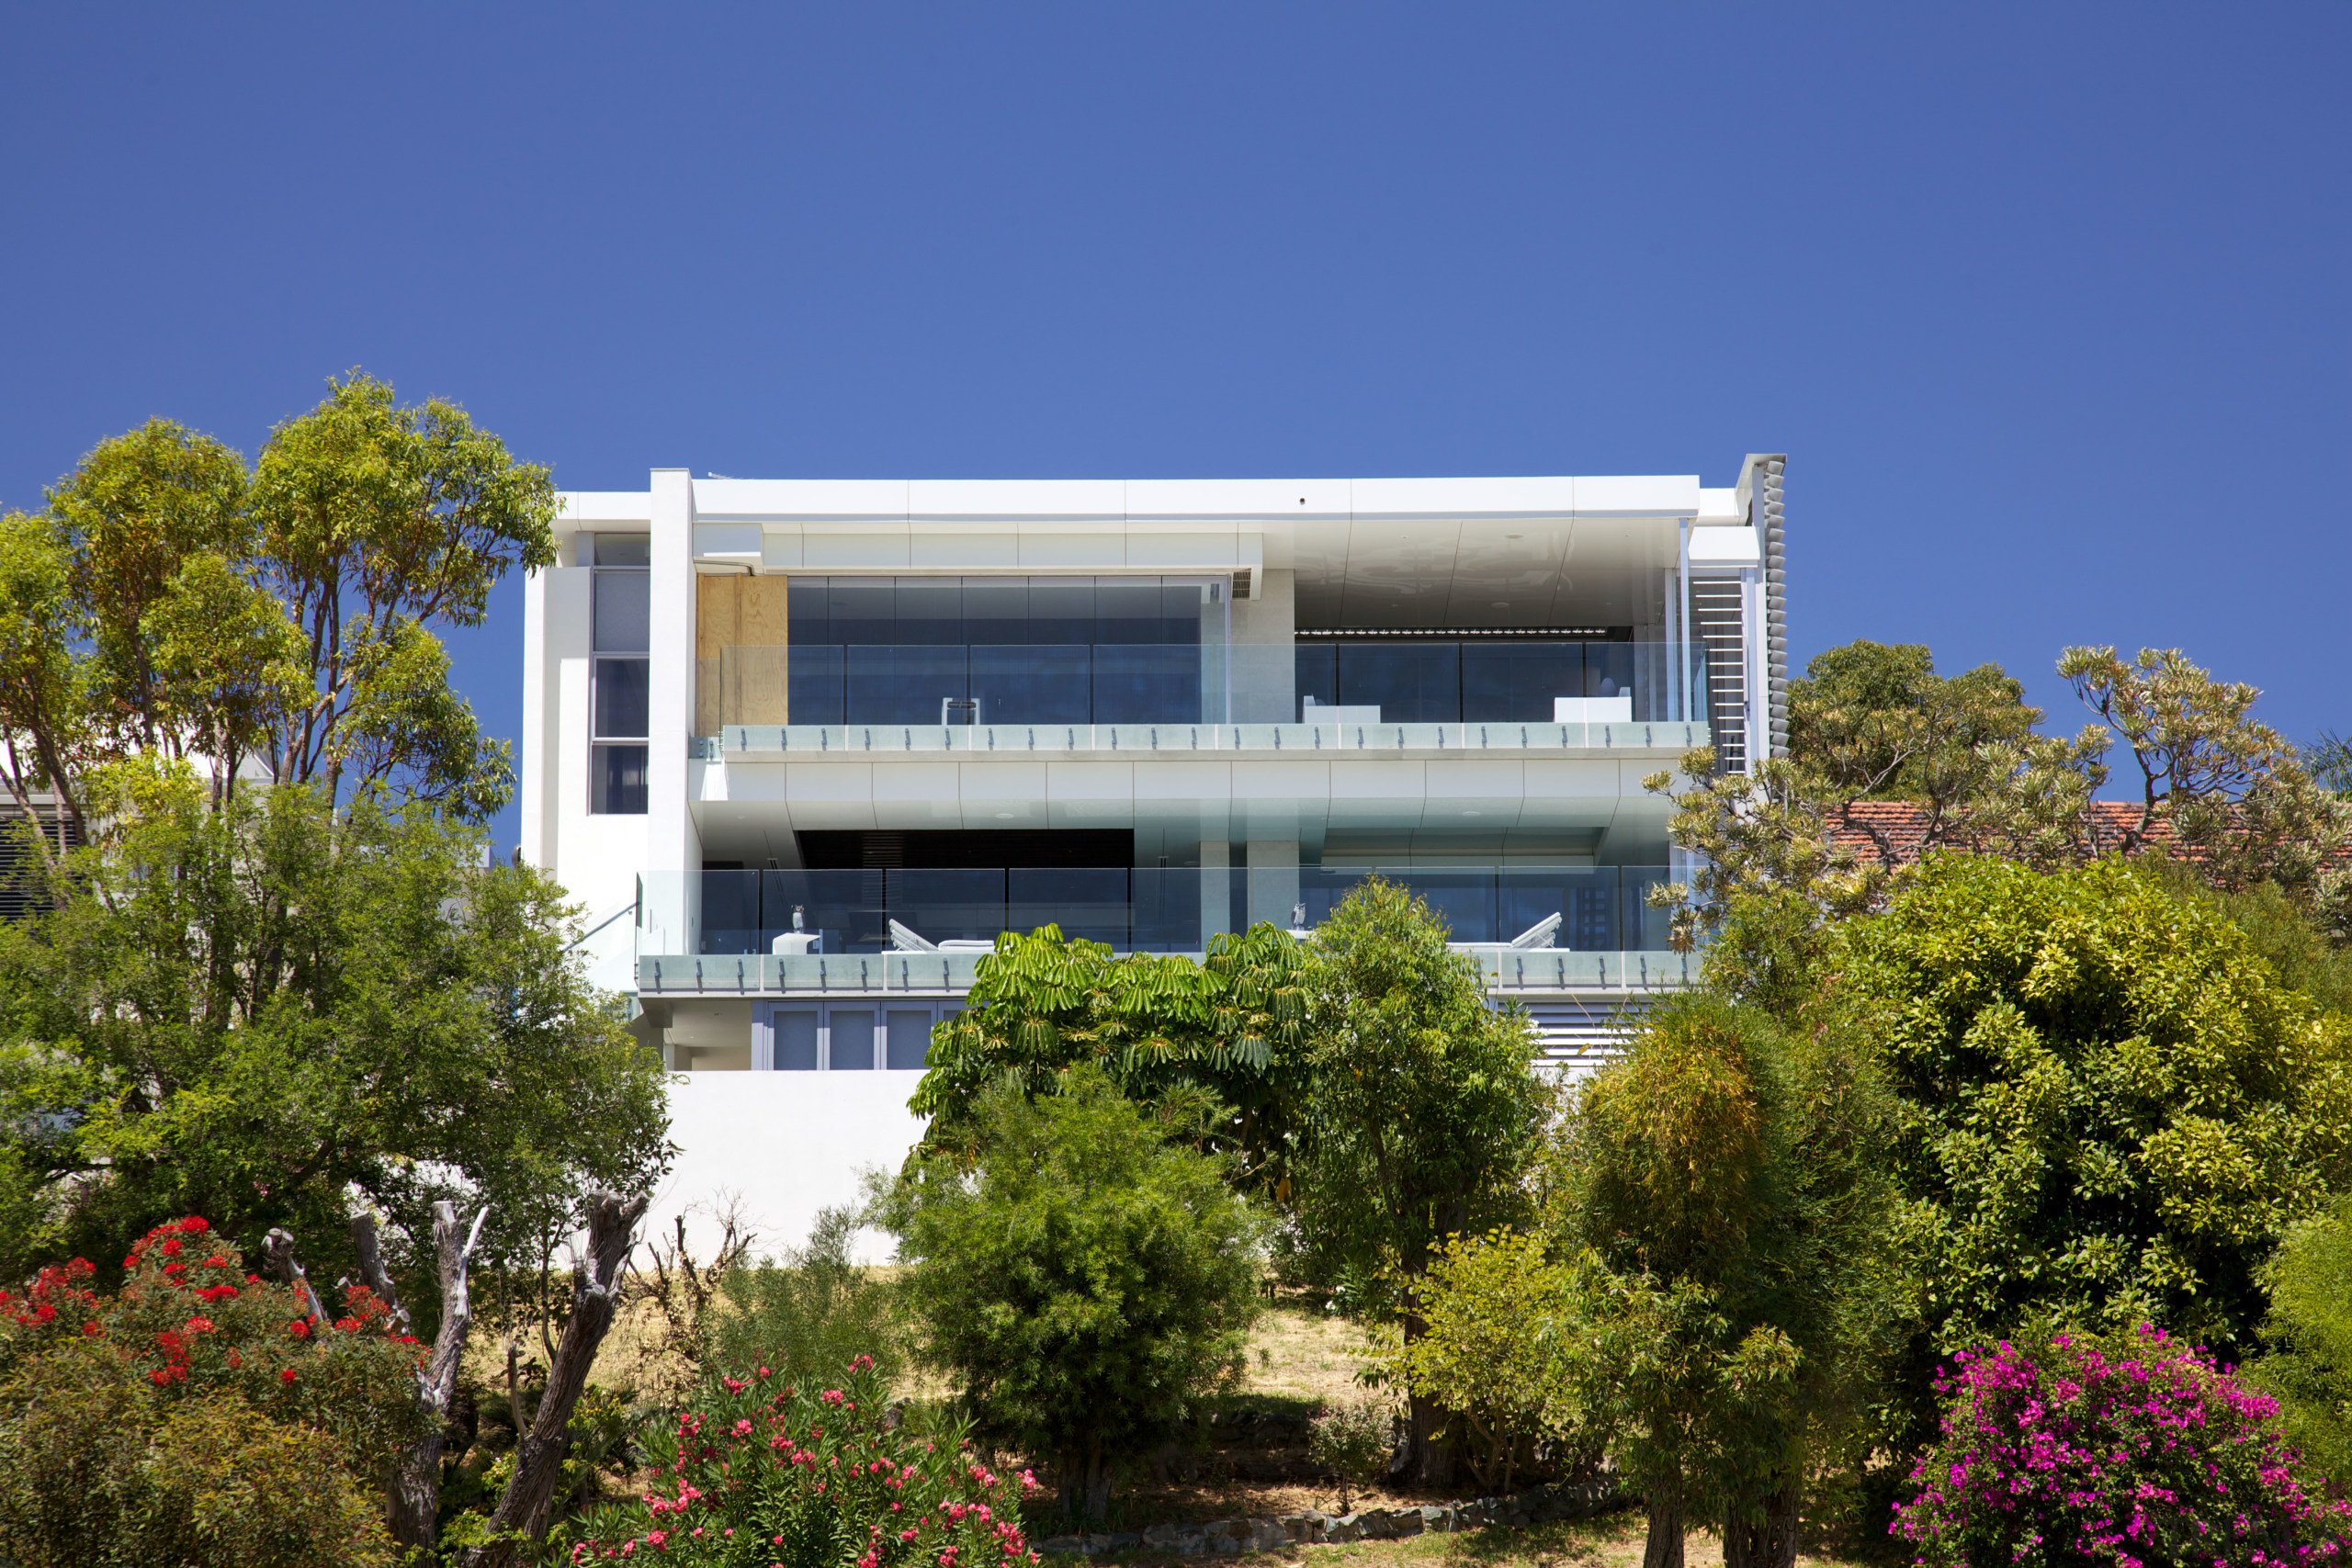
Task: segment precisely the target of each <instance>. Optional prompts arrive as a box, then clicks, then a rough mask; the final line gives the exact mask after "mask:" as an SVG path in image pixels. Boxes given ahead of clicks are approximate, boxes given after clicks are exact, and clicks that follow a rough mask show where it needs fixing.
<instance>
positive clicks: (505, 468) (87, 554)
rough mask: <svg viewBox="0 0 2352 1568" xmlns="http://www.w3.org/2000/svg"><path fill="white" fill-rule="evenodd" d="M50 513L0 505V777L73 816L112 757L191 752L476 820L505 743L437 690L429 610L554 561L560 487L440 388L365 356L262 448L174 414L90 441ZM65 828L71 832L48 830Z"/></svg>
mask: <svg viewBox="0 0 2352 1568" xmlns="http://www.w3.org/2000/svg"><path fill="white" fill-rule="evenodd" d="M49 501H50V505H49V511H48V513H47V514H46V515H44V516H41V517H37V518H36V517H26V516H22V515H20V514H12V515H10V516H8V517H6V518H5V519H0V728H6V729H7V730H8V732H9V733H10V735H11V736H12V737H15V738H17V742H18V743H17V746H16V747H14V748H13V749H11V750H10V752H9V754H8V755H7V756H6V758H5V759H0V762H4V763H5V766H0V775H5V782H6V784H7V785H8V787H9V788H10V789H11V791H12V792H13V793H14V794H15V795H16V797H17V802H18V804H19V805H20V806H23V807H29V806H30V804H31V803H32V801H33V799H34V797H35V796H37V795H48V796H50V797H51V798H52V799H53V801H54V802H55V809H56V810H57V811H58V813H59V814H60V815H61V816H62V817H63V818H75V819H79V820H81V821H83V822H84V823H85V824H88V823H91V822H94V821H96V820H98V819H100V818H103V812H101V811H98V810H96V809H95V804H96V803H94V802H91V801H89V800H85V798H84V795H83V791H84V788H85V784H86V782H87V781H88V780H89V779H90V778H91V777H93V776H94V775H95V774H96V773H101V772H103V768H104V764H106V763H107V762H110V761H121V760H123V759H125V758H127V757H130V756H134V755H135V756H143V757H161V758H166V759H184V760H191V761H198V762H201V763H202V764H204V765H205V766H207V767H208V769H209V774H210V779H211V783H212V784H213V788H214V790H215V792H216V794H219V795H229V794H232V793H233V792H234V786H235V783H236V779H237V776H238V768H239V764H240V762H241V761H243V760H251V761H254V762H256V763H258V764H259V765H260V766H261V768H262V769H263V770H264V771H265V772H266V774H267V775H268V777H269V778H270V779H271V780H272V781H273V782H274V783H277V784H289V783H304V782H308V781H311V780H317V781H320V782H321V783H322V784H323V786H324V788H325V792H326V794H327V795H328V796H329V798H330V799H331V800H337V801H339V800H341V799H342V798H343V797H344V795H345V792H346V790H351V789H357V790H363V791H364V790H369V789H375V788H379V787H390V788H394V789H396V790H397V791H399V792H400V793H402V794H405V795H411V796H413V797H415V798H419V799H424V800H429V801H432V802H434V803H435V804H436V805H438V806H439V807H443V808H444V809H446V810H448V811H451V812H454V813H456V814H457V815H459V816H461V817H467V818H476V819H481V818H488V817H490V816H492V815H493V814H494V813H495V812H496V811H497V810H498V809H499V808H500V807H502V806H503V804H504V803H505V801H506V800H507V799H508V798H509V797H510V796H511V795H512V794H513V790H514V776H513V773H514V771H513V766H512V762H511V760H510V759H509V758H508V756H507V753H506V749H505V747H504V745H503V743H502V742H496V741H492V740H489V739H485V738H484V737H483V736H482V735H481V732H480V728H479V727H478V726H477V725H476V724H475V722H474V717H473V714H472V712H471V710H470V709H469V707H468V706H467V705H465V703H464V702H463V701H462V700H460V699H459V698H458V696H457V695H456V694H454V693H452V692H451V691H450V689H449V684H448V660H447V653H446V652H445V651H444V649H442V647H441V644H440V641H439V639H438V638H437V637H435V635H434V633H433V631H432V629H431V628H432V627H433V626H478V625H480V624H481V619H482V616H483V615H484V614H485V613H486V612H487V609H488V604H489V593H490V589H491V586H492V584H493V583H494V582H495V581H497V580H498V578H499V577H500V576H501V575H503V573H505V572H506V571H508V570H513V569H515V568H516V567H521V568H525V569H526V570H527V569H535V568H538V567H544V566H547V565H549V564H551V563H552V562H553V560H554V558H555V553H554V536H553V534H552V532H551V525H552V522H553V520H554V515H555V491H554V488H553V485H552V483H551V482H550V481H549V479H548V475H547V472H546V470H545V469H543V468H537V467H535V466H533V465H530V464H524V463H516V462H515V461H513V460H512V459H511V458H510V457H508V455H507V452H506V449H505V447H504V446H503V444H502V443H500V441H499V440H498V438H497V437H496V436H494V435H492V434H488V433H487V432H484V431H481V430H479V429H477V428H476V427H475V426H474V424H473V423H472V421H471V420H470V419H469V417H468V416H467V414H466V413H465V411H463V410H462V409H459V408H458V407H457V406H456V405H454V404H451V403H447V402H443V401H440V400H428V401H427V402H426V403H425V404H424V406H423V407H421V408H408V409H403V408H401V407H399V406H398V405H397V403H396V402H395V400H394V395H393V392H392V389H391V388H390V387H389V386H387V385H385V384H384V383H383V382H381V381H378V380H375V379H372V378H368V377H366V376H363V375H358V374H356V373H355V374H354V375H353V376H352V377H351V378H349V379H347V380H344V381H338V382H331V383H330V391H329V395H328V397H327V399H326V400H325V401H324V402H322V403H321V404H320V405H319V406H318V407H317V408H316V409H314V410H312V411H311V412H309V413H307V414H302V415H300V416H298V417H296V418H293V419H289V420H288V421H286V422H285V423H281V424H280V425H278V426H277V429H276V430H274V431H273V432H271V434H270V438H269V440H268V442H267V443H266V445H265V446H263V448H262V453H261V457H260V458H259V460H258V462H257V463H256V464H255V465H254V468H252V470H251V471H250V472H249V471H248V470H247V468H246V467H245V464H244V461H243V458H241V457H239V456H238V455H237V454H236V453H234V452H232V451H231V450H230V449H229V448H228V447H227V446H223V445H222V444H221V443H220V442H219V441H217V440H215V439H213V438H212V437H210V436H209V435H201V434H197V433H195V432H193V431H190V430H187V429H186V428H184V427H183V426H180V425H177V424H174V423H171V422H169V421H167V420H151V421H150V422H149V423H147V424H145V425H143V426H141V428H140V429H138V430H135V431H132V432H130V433H129V434H125V435H121V436H118V437H115V438H114V439H112V440H108V441H105V442H102V443H100V444H99V445H98V446H96V448H94V449H93V450H92V451H91V452H90V453H89V454H88V456H86V457H84V458H83V460H82V462H81V464H80V465H79V466H78V467H77V468H75V470H74V472H73V473H72V474H70V475H68V476H66V477H65V478H64V479H61V480H60V481H59V482H58V483H57V485H56V486H55V487H53V488H52V489H51V491H50V495H49ZM60 842H61V843H62V837H61V840H60Z"/></svg>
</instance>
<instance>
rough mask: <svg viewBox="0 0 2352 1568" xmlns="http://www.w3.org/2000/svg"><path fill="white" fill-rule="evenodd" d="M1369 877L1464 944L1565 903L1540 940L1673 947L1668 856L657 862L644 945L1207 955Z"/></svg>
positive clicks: (645, 906)
mask: <svg viewBox="0 0 2352 1568" xmlns="http://www.w3.org/2000/svg"><path fill="white" fill-rule="evenodd" d="M1374 875H1379V876H1383V877H1385V878H1387V879H1388V880H1389V881H1391V882H1394V883H1397V884H1400V885H1402V886H1405V887H1407V888H1409V889H1410V890H1411V891H1412V892H1413V893H1415V894H1416V895H1418V896H1419V897H1422V898H1425V899H1427V900H1428V901H1429V904H1430V908H1432V909H1433V910H1435V911H1436V912H1437V914H1438V915H1439V917H1440V918H1441V919H1443V920H1444V921H1445V922H1446V925H1447V927H1448V929H1449V931H1450V932H1451V934H1452V940H1453V941H1455V942H1474V943H1496V942H1501V943H1507V942H1511V941H1512V940H1513V939H1514V938H1518V937H1520V936H1521V935H1522V934H1523V933H1526V932H1529V931H1533V930H1534V929H1535V928H1537V927H1538V926H1540V925H1541V924H1542V923H1543V922H1544V921H1545V920H1547V919H1551V918H1552V917H1553V916H1555V915H1557V916H1558V917H1560V922H1559V925H1558V926H1557V927H1556V928H1555V931H1554V932H1553V933H1552V934H1551V935H1550V936H1549V937H1548V938H1544V939H1542V940H1541V941H1540V942H1539V943H1538V945H1540V946H1542V947H1544V948H1546V949H1550V948H1566V949H1569V950H1571V951H1577V952H1605V953H1617V952H1630V951H1636V950H1639V951H1649V952H1657V951H1662V950H1663V949H1665V948H1666V946H1667V918H1666V914H1665V911H1663V910H1658V909H1653V908H1649V907H1648V905H1647V903H1646V901H1645V895H1646V894H1647V892H1648V891H1649V889H1650V888H1651V887H1653V886H1657V885H1658V884H1660V883H1663V882H1665V881H1667V880H1668V873H1667V868H1666V867H1664V866H1503V867H1497V866H1435V867H1431V866H1413V867H1402V868H1389V867H1370V866H1363V867H1356V866H1298V867H1259V868H1255V869H1250V868H1235V869H1233V870H1229V871H1227V870H1219V869H1215V868H1211V869H1205V870H1203V869H1196V868H1193V867H1176V868H1167V869H1160V868H1153V867H1148V866H1147V867H1133V868H1126V867H1108V868H1075V869H1073V868H1066V867H1023V866H1013V867H1010V868H1005V869H984V870H968V869H957V870H915V869H899V868H880V867H876V868H873V869H869V870H861V871H764V872H763V871H704V872H685V873H678V872H672V873H659V872H649V873H646V874H645V875H644V877H643V879H642V881H643V898H642V900H641V903H640V908H639V921H638V926H639V929H638V944H637V945H638V951H639V953H642V954H648V955H650V954H657V953H663V954H679V955H693V954H741V953H775V952H776V951H777V949H778V939H779V938H782V937H787V936H791V935H794V934H795V933H796V932H797V933H798V934H801V935H805V936H810V937H814V938H816V939H817V943H816V945H815V948H814V950H815V951H819V952H822V953H884V952H888V951H891V950H892V948H893V946H894V942H896V941H897V940H898V939H897V938H896V936H895V933H894V932H893V931H892V927H893V926H894V925H895V926H897V927H899V929H900V930H902V931H905V932H908V933H910V935H911V936H912V937H914V938H919V939H920V940H921V941H922V942H927V943H931V944H933V945H937V944H942V943H946V942H958V943H969V942H991V941H993V940H994V939H995V937H996V936H997V934H998V933H999V932H1001V931H1033V930H1035V929H1036V928H1038V927H1040V926H1045V925H1049V924H1050V925H1058V926H1059V927H1060V928H1061V930H1062V932H1063V934H1064V935H1066V936H1070V937H1083V938H1085V939H1087V940H1088V941H1090V942H1103V943H1105V944H1107V945H1108V946H1110V947H1112V948H1113V949H1114V950H1116V951H1118V952H1122V953H1129V952H1134V953H1199V952H1202V951H1203V950H1204V947H1205V945H1206V938H1207V937H1208V936H1209V935H1213V934H1215V933H1216V932H1218V931H1232V930H1235V929H1236V928H1237V927H1238V926H1241V925H1246V924H1247V923H1248V922H1249V920H1250V918H1251V912H1252V911H1255V912H1256V915H1257V917H1258V918H1261V919H1273V920H1275V921H1277V923H1280V924H1283V925H1287V924H1288V923H1289V919H1290V916H1291V912H1292V910H1293V909H1294V908H1295V907H1296V906H1300V905H1304V906H1305V908H1306V919H1307V923H1308V925H1309V926H1313V925H1316V924H1318V923H1320V922H1321V921H1322V920H1324V919H1327V918H1328V917H1329V914H1330V912H1331V910H1332V909H1333V908H1335V907H1336V906H1337V905H1338V904H1339V903H1340V900H1341V899H1343V898H1345V897H1347V895H1348V892H1349V890H1350V889H1351V888H1353V887H1354V886H1356V885H1357V884H1358V883H1360V882H1362V881H1363V880H1364V879H1365V878H1367V877H1370V876H1374ZM796 912H797V915H798V917H799V922H798V924H797V926H796V924H795V920H794V917H795V914H796ZM785 946H786V949H787V950H797V944H795V943H790V942H787V943H786V944H785Z"/></svg>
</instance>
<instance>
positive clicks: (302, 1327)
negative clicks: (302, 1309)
mask: <svg viewBox="0 0 2352 1568" xmlns="http://www.w3.org/2000/svg"><path fill="white" fill-rule="evenodd" d="M286 1332H287V1333H288V1334H291V1335H292V1336H293V1337H295V1338H297V1339H308V1338H309V1337H311V1325H309V1324H307V1323H305V1322H303V1321H302V1320H301V1319H300V1318H299V1317H298V1318H296V1319H295V1320H294V1321H293V1322H291V1323H289V1324H288V1325H286Z"/></svg>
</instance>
